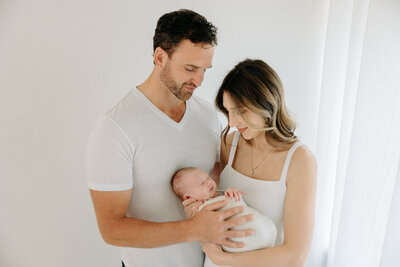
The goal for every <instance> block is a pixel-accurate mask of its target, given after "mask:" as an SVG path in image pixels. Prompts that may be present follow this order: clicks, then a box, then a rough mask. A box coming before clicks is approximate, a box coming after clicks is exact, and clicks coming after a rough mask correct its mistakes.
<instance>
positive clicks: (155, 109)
mask: <svg viewBox="0 0 400 267" xmlns="http://www.w3.org/2000/svg"><path fill="white" fill-rule="evenodd" d="M132 92H133V93H135V94H136V95H137V96H138V97H139V98H140V99H141V100H142V102H143V103H144V104H146V106H148V107H149V108H150V109H151V110H152V111H153V112H154V113H155V114H157V115H158V116H159V117H161V118H162V119H163V120H164V121H166V122H168V123H169V124H170V125H172V126H173V127H175V128H177V129H178V130H180V129H182V127H183V125H184V124H185V121H186V120H187V117H188V116H189V112H190V99H189V100H187V101H186V108H185V113H184V114H183V117H182V119H181V120H180V121H179V122H176V121H174V120H173V119H171V118H170V117H168V115H167V114H165V113H164V112H162V111H161V110H160V109H159V108H158V107H156V106H155V105H154V104H153V103H152V102H151V101H150V100H149V99H148V98H147V97H146V96H145V95H144V94H143V93H142V92H141V91H140V90H139V89H138V88H137V87H134V88H133V89H132Z"/></svg>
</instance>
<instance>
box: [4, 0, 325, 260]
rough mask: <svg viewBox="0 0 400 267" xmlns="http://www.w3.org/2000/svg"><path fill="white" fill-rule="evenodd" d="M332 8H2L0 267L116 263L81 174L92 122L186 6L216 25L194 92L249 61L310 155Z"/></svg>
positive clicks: (19, 2) (316, 0)
mask: <svg viewBox="0 0 400 267" xmlns="http://www.w3.org/2000/svg"><path fill="white" fill-rule="evenodd" d="M327 2H328V1H327V0H325V1H320V0H303V1H291V0H281V1H272V0H268V1H255V0H247V1H229V0H219V1H212V0H203V1H177V0H176V1H162V0H147V1H95V0H79V1H78V0H69V1H62V0H58V1H54V0H37V1H29V0H1V1H0V123H1V124H0V125H1V126H0V127H1V131H0V179H1V186H0V211H1V213H0V214H1V217H0V266H7V267H13V266H43V267H47V266H54V265H56V266H68V267H70V266H99V267H101V266H120V262H119V250H118V249H117V248H114V247H111V246H108V245H106V244H104V242H103V241H102V239H101V237H100V235H99V233H98V230H97V225H96V221H95V216H94V212H93V208H92V204H91V200H90V197H89V193H88V190H87V185H86V178H85V150H86V142H87V137H88V133H89V131H90V129H91V127H92V125H93V123H94V121H95V119H96V118H97V117H98V116H99V115H100V114H102V113H104V112H105V111H106V110H108V109H109V108H110V107H112V106H113V105H114V104H115V103H116V102H117V101H118V100H119V99H120V98H122V97H123V96H124V95H125V94H126V93H128V92H129V90H130V88H132V87H133V86H135V85H137V84H139V83H140V82H142V81H143V80H144V79H145V78H146V77H147V75H148V74H149V73H150V71H151V69H152V56H151V55H152V36H153V33H154V28H155V24H156V21H157V19H158V18H159V17H160V15H162V14H164V13H166V12H168V11H172V10H175V9H178V8H182V7H185V8H190V9H194V10H196V11H198V12H199V13H201V14H203V15H205V16H206V17H207V18H208V19H209V20H210V21H212V22H213V23H214V24H215V25H216V26H217V27H218V28H219V45H218V47H217V49H216V54H215V57H214V62H213V68H212V70H210V71H209V72H207V74H206V77H205V81H204V83H203V86H202V87H201V88H200V89H199V90H197V94H198V95H200V96H202V97H204V98H205V99H207V100H209V101H210V102H213V98H214V96H215V94H216V90H217V88H218V86H219V85H220V83H221V81H222V79H223V77H224V75H225V74H226V73H227V72H228V71H229V70H230V69H231V68H232V67H233V66H234V64H235V63H237V62H238V61H240V60H242V59H244V58H246V57H250V58H261V59H263V60H265V61H266V62H268V63H269V64H270V65H271V66H272V67H273V68H274V69H275V70H276V71H277V72H278V74H279V75H280V77H281V79H282V80H283V83H284V85H285V88H286V96H287V104H288V107H289V109H290V110H291V111H292V112H293V114H294V115H295V118H296V119H297V120H298V122H299V127H298V131H297V133H298V135H300V137H301V138H302V139H303V141H304V142H305V143H307V144H308V145H309V146H310V148H311V149H312V150H314V139H315V129H316V121H317V109H318V107H317V100H318V97H319V85H320V79H321V78H320V77H321V63H322V62H321V61H322V54H323V46H324V43H323V41H324V35H325V23H326V10H327V4H328V3H327Z"/></svg>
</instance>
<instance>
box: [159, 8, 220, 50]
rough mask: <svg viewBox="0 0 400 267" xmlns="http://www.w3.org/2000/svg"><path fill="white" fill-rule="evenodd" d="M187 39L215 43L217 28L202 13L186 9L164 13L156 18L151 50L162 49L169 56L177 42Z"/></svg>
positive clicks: (194, 41)
mask: <svg viewBox="0 0 400 267" xmlns="http://www.w3.org/2000/svg"><path fill="white" fill-rule="evenodd" d="M185 39H188V40H190V41H191V42H192V43H207V44H210V45H212V46H214V45H216V44H217V28H216V27H215V26H214V25H212V24H211V22H209V21H207V19H206V18H205V17H203V16H202V15H200V14H198V13H196V12H194V11H192V10H188V9H180V10H177V11H173V12H170V13H167V14H164V15H163V16H161V17H160V18H159V19H158V22H157V28H156V30H155V33H154V37H153V52H154V51H155V50H156V48H157V47H161V48H162V49H164V50H165V51H166V52H167V53H168V56H169V57H170V56H171V55H172V54H173V52H174V49H175V48H176V47H177V46H178V44H179V43H180V42H181V41H183V40H185Z"/></svg>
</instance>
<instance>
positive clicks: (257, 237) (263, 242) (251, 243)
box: [200, 196, 277, 252]
mask: <svg viewBox="0 0 400 267" xmlns="http://www.w3.org/2000/svg"><path fill="white" fill-rule="evenodd" d="M224 199H225V196H218V197H215V198H213V199H210V200H207V201H206V202H205V203H204V204H203V205H202V206H201V207H200V209H202V208H203V207H204V206H205V205H208V204H211V203H214V202H217V201H220V200H224ZM237 206H243V207H244V211H243V212H242V213H239V214H237V215H235V216H233V217H232V218H235V217H239V216H243V215H247V214H254V220H252V221H250V222H247V223H245V224H242V225H239V226H237V227H233V228H232V230H246V229H254V231H255V233H254V234H253V235H250V236H247V237H238V238H231V240H232V241H235V242H244V243H245V244H246V245H245V246H244V247H242V248H228V247H225V246H222V248H223V249H224V250H225V251H227V252H244V251H250V250H256V249H261V248H266V247H272V246H274V245H275V240H276V234H277V229H276V226H275V224H274V223H273V222H272V220H271V219H270V218H268V217H267V216H265V215H263V214H261V213H259V212H258V211H256V210H255V209H253V208H251V207H249V206H247V204H246V203H245V202H244V201H243V199H241V200H240V201H237V202H236V201H235V200H231V199H230V200H229V202H228V204H227V205H226V206H225V207H223V208H221V209H220V210H221V211H222V210H226V209H229V208H233V207H237Z"/></svg>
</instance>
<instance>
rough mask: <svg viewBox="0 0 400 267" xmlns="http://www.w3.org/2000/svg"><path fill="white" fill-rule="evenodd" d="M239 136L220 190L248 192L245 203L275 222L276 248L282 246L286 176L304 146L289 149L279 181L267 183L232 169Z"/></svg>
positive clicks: (236, 138)
mask: <svg viewBox="0 0 400 267" xmlns="http://www.w3.org/2000/svg"><path fill="white" fill-rule="evenodd" d="M239 136H240V133H239V132H235V135H234V137H233V142H232V147H231V151H230V153H229V161H228V164H227V165H226V166H225V168H224V169H223V171H222V173H221V176H220V184H219V189H221V190H225V189H227V188H228V187H231V186H233V187H236V188H238V189H240V190H241V191H243V192H246V193H247V195H243V198H244V201H245V202H246V203H247V205H248V206H249V207H252V208H253V209H255V210H257V211H259V212H260V213H262V214H264V215H266V216H268V217H269V218H270V219H271V220H272V221H273V222H274V224H275V226H276V228H277V231H278V232H277V237H276V242H275V246H279V245H282V244H283V237H284V236H283V215H284V214H283V212H284V207H285V198H286V176H287V173H288V169H289V165H290V160H291V158H292V155H293V153H294V151H295V150H296V149H297V148H298V147H299V146H302V145H303V144H302V143H301V142H296V143H295V144H294V145H293V146H292V147H291V148H290V149H289V151H288V153H287V156H286V160H285V163H284V165H283V169H282V173H281V177H280V179H279V181H265V180H258V179H254V178H251V177H248V176H245V175H243V174H241V173H240V172H238V171H236V170H235V169H233V168H232V162H233V159H234V157H235V153H236V148H237V144H238V141H239Z"/></svg>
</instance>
